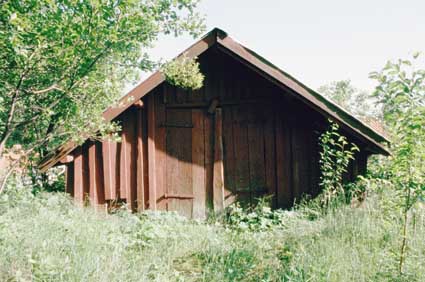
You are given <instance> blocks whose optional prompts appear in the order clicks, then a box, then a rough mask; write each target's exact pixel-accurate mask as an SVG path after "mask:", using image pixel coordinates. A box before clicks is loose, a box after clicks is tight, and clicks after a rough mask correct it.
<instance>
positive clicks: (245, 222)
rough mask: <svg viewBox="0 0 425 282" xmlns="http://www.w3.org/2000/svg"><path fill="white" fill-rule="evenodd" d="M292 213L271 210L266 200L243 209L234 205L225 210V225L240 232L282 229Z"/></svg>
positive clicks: (263, 199) (237, 204) (236, 204)
mask: <svg viewBox="0 0 425 282" xmlns="http://www.w3.org/2000/svg"><path fill="white" fill-rule="evenodd" d="M293 214H294V213H293V212H291V211H284V210H272V209H271V208H270V206H269V201H268V200H267V198H262V199H260V201H259V202H258V203H257V205H255V206H253V207H252V208H248V209H244V208H242V207H241V206H240V204H239V203H237V202H236V203H234V204H233V205H231V206H229V207H228V208H227V210H226V215H225V224H226V225H227V226H229V227H231V228H234V229H236V230H240V231H267V230H270V229H272V228H276V227H277V228H279V227H284V224H285V219H286V218H287V217H289V216H292V215H293Z"/></svg>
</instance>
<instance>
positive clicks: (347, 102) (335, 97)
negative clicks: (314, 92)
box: [318, 80, 381, 120]
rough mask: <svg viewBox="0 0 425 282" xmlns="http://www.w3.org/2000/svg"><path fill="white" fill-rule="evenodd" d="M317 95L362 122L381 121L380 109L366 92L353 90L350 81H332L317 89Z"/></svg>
mask: <svg viewBox="0 0 425 282" xmlns="http://www.w3.org/2000/svg"><path fill="white" fill-rule="evenodd" d="M318 91H319V93H321V94H323V95H324V96H325V97H327V98H329V99H331V100H332V101H333V102H335V103H336V104H337V105H339V106H341V107H342V108H344V109H345V110H347V111H349V112H350V113H352V114H353V115H354V116H356V117H357V118H360V119H362V120H369V119H381V112H380V108H379V107H376V106H373V104H374V103H375V101H374V99H373V98H372V97H371V95H369V94H368V93H367V92H366V91H362V90H359V89H357V88H355V87H354V86H353V85H352V83H351V81H350V80H340V81H334V82H332V83H330V84H327V85H323V86H321V87H319V89H318Z"/></svg>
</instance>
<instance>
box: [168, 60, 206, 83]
mask: <svg viewBox="0 0 425 282" xmlns="http://www.w3.org/2000/svg"><path fill="white" fill-rule="evenodd" d="M161 71H162V73H163V74H164V75H165V79H166V80H167V81H168V82H169V83H170V84H171V85H174V86H177V87H180V88H183V89H191V90H197V89H199V88H201V87H202V83H203V81H204V78H205V77H204V75H203V74H202V73H201V71H200V69H199V63H198V62H197V61H196V58H188V57H186V55H183V56H182V57H180V58H177V59H174V60H171V61H169V62H167V63H165V64H164V65H163V66H162V68H161Z"/></svg>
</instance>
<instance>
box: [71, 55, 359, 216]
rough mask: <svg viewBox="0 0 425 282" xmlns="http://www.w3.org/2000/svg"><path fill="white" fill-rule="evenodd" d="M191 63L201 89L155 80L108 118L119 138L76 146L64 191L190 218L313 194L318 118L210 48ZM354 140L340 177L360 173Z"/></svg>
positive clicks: (321, 124) (276, 204) (316, 176)
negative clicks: (151, 87)
mask: <svg viewBox="0 0 425 282" xmlns="http://www.w3.org/2000/svg"><path fill="white" fill-rule="evenodd" d="M199 61H200V67H201V71H202V72H203V73H204V75H205V81H204V86H203V88H201V89H200V90H196V91H186V90H183V89H177V88H175V87H173V86H171V85H169V84H167V83H166V82H164V83H162V84H161V85H159V86H158V87H156V88H155V89H154V90H152V91H151V92H150V93H149V94H148V95H146V96H145V97H144V98H143V101H141V102H138V101H135V102H136V103H135V105H134V106H132V107H131V108H129V109H127V110H126V111H124V112H123V113H122V114H121V115H120V116H119V117H118V118H117V119H116V121H117V122H119V123H121V125H122V132H121V139H122V140H121V142H120V143H115V142H112V141H106V140H105V141H102V142H99V141H87V142H86V143H85V144H83V145H82V146H80V147H78V148H77V149H75V150H74V151H73V152H72V155H73V161H72V162H71V163H68V164H67V172H66V173H67V175H66V176H67V177H66V178H67V186H66V187H67V188H66V189H67V192H69V193H71V194H73V196H74V198H75V199H76V200H78V201H80V202H83V201H84V200H85V199H86V197H87V196H88V197H89V199H91V201H92V202H93V203H95V204H102V203H104V202H105V201H106V202H108V203H110V204H111V203H115V202H126V203H127V205H128V206H129V208H131V209H132V210H133V211H143V210H145V209H151V210H175V211H178V212H179V213H181V214H183V215H185V216H188V217H196V218H205V217H206V216H207V214H208V213H209V211H217V212H218V211H221V210H222V209H223V208H225V207H226V206H227V205H229V204H231V203H233V202H234V201H236V200H237V201H241V202H242V204H243V205H252V204H254V203H255V202H256V201H257V200H258V199H259V198H261V197H264V196H270V200H271V204H272V206H273V207H290V206H291V205H292V204H293V203H294V200H299V199H301V198H302V197H303V195H304V194H311V195H317V193H319V186H318V183H319V177H320V170H319V164H318V160H319V149H320V148H319V146H318V137H319V134H320V132H321V131H323V129H324V128H326V122H327V121H326V120H324V118H323V117H322V116H321V115H320V114H318V113H316V112H314V111H313V110H312V109H310V108H308V107H306V106H305V105H304V104H303V103H301V102H299V101H298V100H295V99H293V98H291V97H292V96H290V95H282V93H281V92H282V91H284V90H282V89H281V88H277V87H276V86H274V85H273V84H272V83H270V81H268V80H266V79H264V78H263V77H261V76H259V75H258V74H257V73H256V72H255V71H253V70H252V69H249V68H246V67H245V66H243V64H241V63H240V62H239V61H237V60H235V59H234V58H231V57H230V56H228V55H227V54H225V53H220V52H218V51H217V50H214V49H211V50H208V51H207V52H205V53H204V54H203V55H201V56H200V57H199ZM350 140H351V139H350ZM353 141H356V140H353ZM358 145H359V147H360V149H361V150H362V152H361V153H359V154H358V155H357V156H356V161H354V162H353V163H352V164H350V170H349V172H347V175H346V176H345V178H346V179H348V180H353V179H354V178H355V177H356V175H358V174H362V173H365V171H366V164H367V153H366V152H363V148H364V146H363V145H362V144H361V143H358Z"/></svg>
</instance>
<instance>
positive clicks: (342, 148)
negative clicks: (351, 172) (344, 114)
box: [319, 120, 359, 208]
mask: <svg viewBox="0 0 425 282" xmlns="http://www.w3.org/2000/svg"><path fill="white" fill-rule="evenodd" d="M329 123H330V125H329V129H328V130H327V131H325V132H324V133H323V134H322V135H320V138H319V145H320V147H321V148H322V150H321V152H320V160H319V163H320V171H321V176H320V184H319V185H320V187H321V188H322V193H321V196H320V199H321V201H322V204H323V206H324V207H325V208H328V207H330V206H331V205H333V204H335V203H337V202H338V201H339V200H340V199H341V198H342V199H344V198H345V197H346V196H347V195H346V191H345V189H344V184H343V174H344V173H345V172H346V171H347V167H348V165H349V163H350V161H352V160H354V154H355V152H358V151H359V148H358V147H357V146H356V144H354V143H350V142H348V140H347V137H345V136H344V135H342V134H341V133H340V132H339V125H338V124H336V123H335V122H333V121H332V120H329Z"/></svg>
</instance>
